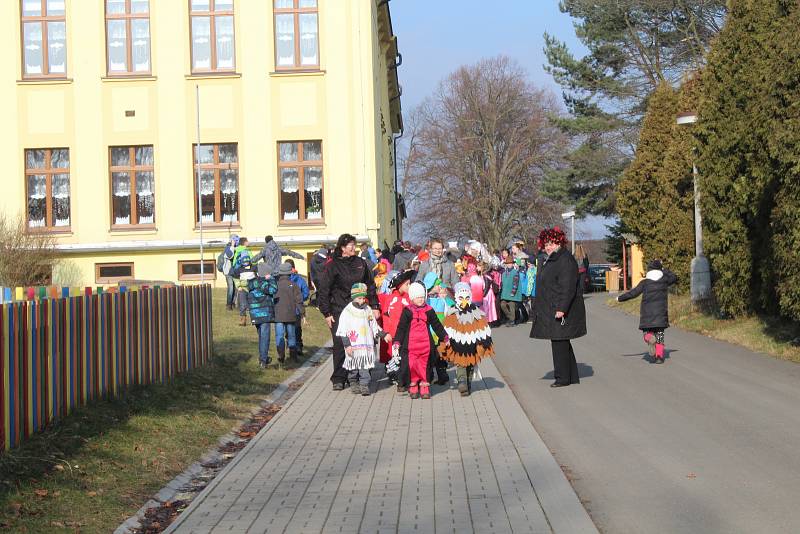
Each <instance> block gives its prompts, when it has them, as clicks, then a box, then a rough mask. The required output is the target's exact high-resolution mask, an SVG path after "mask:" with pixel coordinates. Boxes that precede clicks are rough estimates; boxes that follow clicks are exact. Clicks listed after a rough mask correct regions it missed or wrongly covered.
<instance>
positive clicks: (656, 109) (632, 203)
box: [617, 83, 678, 259]
mask: <svg viewBox="0 0 800 534" xmlns="http://www.w3.org/2000/svg"><path fill="white" fill-rule="evenodd" d="M677 106H678V96H677V94H676V92H675V90H674V89H673V88H672V87H671V86H670V85H669V84H666V83H664V84H662V85H660V86H659V87H658V88H657V89H656V90H655V91H654V92H653V94H652V95H651V96H650V100H649V102H648V105H647V114H646V115H645V117H644V121H643V123H642V130H641V134H640V136H639V143H638V145H637V146H636V156H635V158H634V160H633V162H632V163H631V164H630V166H629V167H628V168H627V169H626V170H625V173H624V174H623V176H622V180H620V183H619V186H618V189H617V209H618V210H619V213H620V217H621V219H622V223H623V224H624V225H625V226H626V227H627V228H630V229H631V231H632V232H633V233H634V234H636V236H637V237H639V240H640V242H641V244H642V246H643V248H644V251H645V255H646V258H647V259H651V258H653V257H654V256H653V251H652V249H651V246H652V245H653V243H656V242H658V241H659V239H660V236H659V234H660V233H661V231H662V230H661V229H662V228H663V227H664V226H665V225H667V226H669V224H668V222H667V221H664V217H663V214H662V212H661V201H662V198H661V197H662V189H663V188H662V187H661V184H660V183H659V173H660V171H661V169H662V167H663V165H664V156H665V147H668V146H669V145H670V141H671V138H672V130H673V125H674V124H675V116H676V115H677Z"/></svg>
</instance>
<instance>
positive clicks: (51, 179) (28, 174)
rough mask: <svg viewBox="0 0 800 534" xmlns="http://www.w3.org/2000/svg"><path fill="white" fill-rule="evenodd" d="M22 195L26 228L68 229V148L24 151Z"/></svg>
mask: <svg viewBox="0 0 800 534" xmlns="http://www.w3.org/2000/svg"><path fill="white" fill-rule="evenodd" d="M25 194H26V197H27V203H28V205H27V219H28V228H37V229H42V230H56V231H68V230H69V227H70V187H69V149H68V148H35V149H28V150H25Z"/></svg>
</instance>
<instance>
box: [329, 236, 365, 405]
mask: <svg viewBox="0 0 800 534" xmlns="http://www.w3.org/2000/svg"><path fill="white" fill-rule="evenodd" d="M359 282H360V283H363V284H366V286H367V302H368V303H369V306H370V307H371V308H372V309H373V311H374V313H375V318H376V319H377V318H378V317H380V313H381V312H380V306H379V305H378V295H377V292H376V291H375V280H374V278H373V277H372V272H370V270H369V267H368V266H367V262H366V261H364V259H363V258H359V257H358V255H357V253H356V238H355V237H354V236H352V235H350V234H342V235H341V236H339V240H338V241H337V242H336V249H335V250H334V251H333V257H332V259H331V261H330V262H329V263H328V264H326V265H325V269H324V270H323V271H322V276H320V279H319V286H318V288H317V290H318V293H317V306H318V307H319V311H320V312H321V313H322V315H323V317H325V321H326V322H327V323H328V328H330V329H331V337H332V338H333V374H332V375H331V382H333V389H334V391H341V390H342V389H344V386H345V383H346V382H347V371H346V370H345V369H343V368H342V365H343V364H344V358H345V352H344V345H343V344H342V340H341V338H339V337H338V336H337V335H336V329H337V328H338V327H339V315H341V313H342V310H344V309H345V307H346V306H347V305H348V304H349V303H350V290H351V289H352V287H353V284H356V283H359Z"/></svg>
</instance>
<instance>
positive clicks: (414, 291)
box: [393, 282, 449, 399]
mask: <svg viewBox="0 0 800 534" xmlns="http://www.w3.org/2000/svg"><path fill="white" fill-rule="evenodd" d="M408 296H409V298H410V299H411V304H409V305H408V306H407V307H406V308H405V309H403V312H402V313H401V314H400V322H399V323H398V324H397V332H396V334H397V335H396V336H395V338H394V342H393V344H394V345H395V346H397V347H398V350H399V351H400V355H401V358H404V359H405V360H406V361H407V362H408V376H409V384H410V385H409V387H408V394H409V396H410V397H411V398H412V399H418V398H420V397H422V398H423V399H430V398H431V392H430V384H431V380H432V379H433V368H434V365H435V364H436V361H437V359H438V357H439V356H438V352H437V351H436V346H435V345H434V343H433V337H432V335H431V329H433V332H434V333H435V334H436V336H437V337H438V338H439V340H440V342H442V343H444V344H445V345H447V344H448V343H449V341H448V338H447V332H445V329H444V327H443V326H442V323H441V322H439V318H438V317H436V312H435V311H434V310H433V308H431V307H430V306H429V305H427V304H426V303H425V297H426V296H427V291H426V290H425V286H423V285H422V284H420V283H419V282H415V283H413V284H411V286H410V287H409V289H408Z"/></svg>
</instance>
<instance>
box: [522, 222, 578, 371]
mask: <svg viewBox="0 0 800 534" xmlns="http://www.w3.org/2000/svg"><path fill="white" fill-rule="evenodd" d="M566 244H567V238H566V235H565V234H564V232H563V231H562V230H561V229H560V228H558V227H555V228H548V229H545V230H542V232H541V233H540V234H539V246H540V247H541V248H543V249H544V251H545V252H546V253H547V259H546V260H545V261H544V262H543V263H542V265H540V266H539V271H538V273H537V275H536V300H534V304H533V316H534V319H533V327H532V328H531V337H532V338H536V339H549V340H550V344H551V345H552V350H553V369H554V374H555V382H553V384H551V387H561V386H569V385H570V384H578V383H580V378H578V364H577V362H576V361H575V352H574V351H573V350H572V343H570V340H571V339H575V338H579V337H581V336H585V335H586V308H585V307H584V304H583V291H582V289H581V284H580V281H579V277H578V263H577V262H576V261H575V257H574V256H573V255H572V254H571V253H570V252H569V250H567V249H566Z"/></svg>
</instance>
